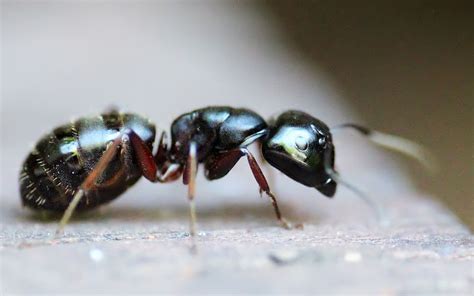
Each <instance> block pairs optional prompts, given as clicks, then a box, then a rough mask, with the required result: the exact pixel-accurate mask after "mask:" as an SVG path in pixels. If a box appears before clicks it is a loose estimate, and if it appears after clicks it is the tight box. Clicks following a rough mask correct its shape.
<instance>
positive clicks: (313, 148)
mask: <svg viewBox="0 0 474 296" xmlns="http://www.w3.org/2000/svg"><path fill="white" fill-rule="evenodd" d="M338 128H353V129H355V130H356V131H358V132H360V133H361V134H363V135H365V136H367V137H369V139H371V140H373V141H374V142H376V143H378V144H381V145H383V146H386V147H389V148H392V149H395V150H398V151H400V152H403V153H406V154H408V155H411V156H413V157H415V158H417V159H420V160H422V161H423V160H426V157H425V155H426V154H424V152H423V150H422V149H421V147H420V146H419V145H417V144H416V143H413V142H411V141H408V140H406V139H403V138H400V137H396V136H392V135H387V134H382V133H380V132H375V131H372V130H369V129H367V128H365V127H362V126H360V125H356V124H344V125H341V126H339V127H338ZM155 135H156V132H155V125H154V124H152V123H151V122H150V121H149V120H148V119H146V118H144V117H142V116H140V115H137V114H131V113H120V112H118V111H116V110H111V111H109V112H106V113H104V114H102V115H100V116H96V117H84V118H80V119H78V120H76V121H74V122H71V123H70V124H66V125H62V126H60V127H58V128H56V129H54V130H53V131H52V132H50V133H48V134H46V135H45V136H44V137H43V138H41V139H40V141H39V142H38V143H37V144H36V146H35V148H34V149H33V151H32V152H31V153H30V154H29V155H28V157H27V159H26V160H25V162H24V164H23V168H22V171H21V174H20V193H21V198H22V201H23V205H25V206H27V207H29V208H31V209H34V210H46V211H55V212H63V216H62V218H61V221H60V223H59V227H58V230H57V232H56V234H60V233H61V232H62V230H63V228H64V226H65V225H66V224H67V222H68V221H69V219H70V217H71V215H72V214H73V212H74V211H75V210H77V211H81V210H89V209H93V208H96V207H97V206H99V205H102V204H104V203H107V202H109V201H111V200H113V199H115V198H116V197H118V196H119V195H120V194H122V193H123V192H124V191H125V190H126V189H127V188H128V187H130V186H132V185H133V184H135V183H136V182H137V181H138V179H139V178H140V177H141V176H144V177H145V178H146V179H148V180H149V181H151V182H160V183H167V182H171V181H175V180H177V179H178V178H180V177H182V180H183V183H184V184H186V185H187V186H188V200H189V208H190V223H191V226H190V233H191V235H192V236H194V235H195V233H196V229H195V221H196V215H195V205H194V196H195V176H196V172H197V168H198V165H199V164H204V167H205V176H206V178H207V179H208V180H215V179H219V178H222V177H224V176H225V175H226V174H227V173H228V172H229V171H230V170H231V169H232V168H233V167H234V165H235V164H236V163H237V162H238V160H239V159H240V158H241V157H244V156H245V157H246V158H247V161H248V164H249V166H250V170H251V171H252V174H253V176H254V178H255V180H256V181H257V183H258V186H259V188H260V193H262V192H263V193H265V194H266V195H267V196H268V197H269V198H270V199H271V202H272V205H273V208H274V211H275V214H276V218H277V220H278V221H279V223H280V224H281V225H282V226H283V227H286V228H290V224H289V223H288V222H287V221H286V220H285V219H284V218H283V217H282V215H281V212H280V209H279V208H278V203H277V199H276V197H275V195H274V194H273V192H272V191H271V190H270V186H269V185H268V182H267V180H266V178H265V176H264V174H263V173H262V170H261V169H260V166H259V164H258V163H257V161H256V159H255V157H254V156H253V155H252V153H251V152H250V151H249V150H248V149H247V147H248V146H249V145H250V144H252V143H254V142H259V143H260V144H261V151H262V154H263V157H264V159H265V160H266V161H267V162H268V163H269V164H270V165H272V166H273V167H275V168H277V169H278V170H280V171H281V172H283V173H284V174H285V175H287V176H288V177H290V178H292V179H293V180H295V181H297V182H299V183H301V184H303V185H305V186H309V187H314V188H316V189H317V190H318V191H319V192H321V193H322V194H323V195H325V196H327V197H332V196H333V195H334V194H335V192H336V187H337V184H338V183H339V184H341V185H345V186H347V187H349V188H350V189H352V190H353V191H355V192H356V193H357V194H358V195H359V196H360V197H361V198H363V199H364V200H365V201H366V202H368V203H370V205H371V206H372V207H374V208H375V209H376V211H377V213H378V216H379V218H380V216H381V214H380V210H378V208H377V207H376V206H375V204H373V203H372V202H371V200H370V199H368V198H367V197H366V196H365V195H364V194H363V193H362V192H360V191H359V190H358V189H357V188H356V187H355V186H353V185H351V184H350V183H348V182H347V181H345V180H344V179H342V178H341V177H340V175H339V174H338V173H337V172H336V171H335V169H334V157H335V148H334V144H333V140H332V135H331V130H330V129H329V127H328V126H327V125H326V124H325V123H323V122H322V121H320V120H318V119H316V118H314V117H312V116H310V115H308V114H306V113H304V112H300V111H286V112H284V113H282V114H281V115H279V116H278V117H277V118H276V120H273V121H271V122H269V123H267V122H265V120H263V119H262V117H261V116H259V115H258V114H256V113H255V112H253V111H251V110H248V109H241V108H232V107H221V106H218V107H207V108H202V109H198V110H194V111H192V112H189V113H185V114H183V115H181V116H179V117H178V118H177V119H175V120H174V121H173V123H172V125H171V143H170V145H168V143H167V142H168V141H167V137H166V133H165V132H163V133H162V134H161V138H160V141H159V144H158V149H157V151H156V153H155V155H153V154H152V150H153V142H154V139H155ZM425 162H426V161H425Z"/></svg>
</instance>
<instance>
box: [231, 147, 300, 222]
mask: <svg viewBox="0 0 474 296" xmlns="http://www.w3.org/2000/svg"><path fill="white" fill-rule="evenodd" d="M240 150H241V151H242V152H243V153H244V154H245V155H246V156H247V161H248V163H249V166H250V169H251V171H252V174H253V176H254V178H255V180H256V181H257V183H258V185H259V186H260V193H262V192H265V194H266V195H268V197H270V199H271V200H272V205H273V208H274V209H275V214H276V217H277V219H278V221H279V222H280V224H281V225H282V226H283V227H284V228H286V229H291V225H290V223H288V221H286V219H285V218H283V217H282V215H281V212H280V209H279V208H278V203H277V200H276V197H275V195H274V194H273V193H272V192H271V190H270V186H269V185H268V182H267V180H266V178H265V175H264V174H263V173H262V170H261V169H260V166H259V165H258V163H257V161H256V160H255V158H254V157H253V155H252V153H250V151H248V150H247V148H240Z"/></svg>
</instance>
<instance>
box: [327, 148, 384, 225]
mask: <svg viewBox="0 0 474 296" xmlns="http://www.w3.org/2000/svg"><path fill="white" fill-rule="evenodd" d="M332 151H334V146H332V144H331V149H326V152H325V153H324V170H325V171H326V174H328V175H329V177H330V178H331V179H333V180H334V181H335V182H336V183H338V184H341V185H343V186H345V187H346V188H348V189H349V190H351V191H352V192H354V193H355V194H356V195H357V196H358V197H359V198H360V199H361V200H362V201H364V202H365V204H366V205H368V206H369V207H370V208H371V209H372V210H373V211H374V213H375V216H376V218H377V221H378V223H379V224H380V225H382V226H388V225H389V220H388V219H387V215H386V214H385V211H384V210H383V209H382V208H381V207H380V206H379V205H378V204H377V203H375V202H374V201H373V200H372V199H371V198H370V197H369V196H368V195H366V194H365V193H364V192H362V190H360V189H359V188H357V186H355V185H353V184H351V183H350V182H348V181H346V180H345V179H344V178H342V177H341V175H340V174H339V173H338V172H336V171H335V170H334V169H333V168H332V165H331V163H332V157H331V152H332Z"/></svg>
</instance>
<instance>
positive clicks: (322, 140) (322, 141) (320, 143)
mask: <svg viewBox="0 0 474 296" xmlns="http://www.w3.org/2000/svg"><path fill="white" fill-rule="evenodd" d="M318 143H319V145H324V144H326V138H319V140H318Z"/></svg>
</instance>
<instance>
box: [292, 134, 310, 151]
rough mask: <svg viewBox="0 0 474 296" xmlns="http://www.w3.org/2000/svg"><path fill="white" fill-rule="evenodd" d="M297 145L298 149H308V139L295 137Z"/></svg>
mask: <svg viewBox="0 0 474 296" xmlns="http://www.w3.org/2000/svg"><path fill="white" fill-rule="evenodd" d="M295 145H296V148H298V150H306V149H308V141H306V139H305V138H304V137H297V138H296V139H295Z"/></svg>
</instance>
